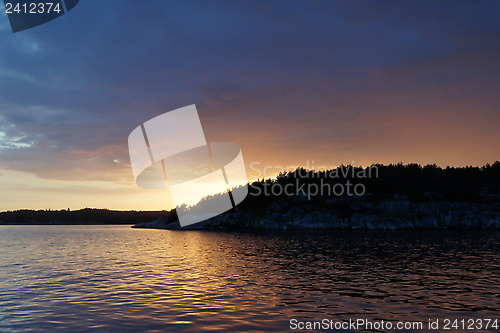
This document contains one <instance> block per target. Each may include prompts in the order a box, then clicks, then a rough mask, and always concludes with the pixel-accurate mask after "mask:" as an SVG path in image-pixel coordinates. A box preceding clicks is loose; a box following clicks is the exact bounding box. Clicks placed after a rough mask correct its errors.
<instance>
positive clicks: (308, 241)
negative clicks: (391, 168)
mask: <svg viewBox="0 0 500 333" xmlns="http://www.w3.org/2000/svg"><path fill="white" fill-rule="evenodd" d="M499 239H500V234H499V233H498V232H350V233H349V232H301V233H286V234H284V233H281V234H251V233H223V232H201V231H200V232H198V231H187V232H186V231H164V230H144V229H130V226H0V250H1V251H2V254H1V256H0V331H1V332H9V331H55V330H64V331H71V332H78V331H103V332H108V331H134V332H136V331H162V332H165V331H169V332H170V331H182V332H199V331H249V330H254V331H284V330H287V329H288V328H289V320H290V319H292V318H296V319H299V320H322V319H324V318H328V319H332V320H342V319H344V320H348V319H358V318H367V319H370V320H382V319H383V320H388V321H394V322H396V321H400V320H405V321H410V320H411V321H420V320H421V321H425V322H427V320H428V319H429V318H432V319H437V318H439V319H444V318H452V319H453V318H459V319H461V318H465V319H468V318H498V319H500V316H499V308H500V306H499V296H500V287H499V285H500V272H499V263H500V254H499V253H500V251H499V250H500V249H499Z"/></svg>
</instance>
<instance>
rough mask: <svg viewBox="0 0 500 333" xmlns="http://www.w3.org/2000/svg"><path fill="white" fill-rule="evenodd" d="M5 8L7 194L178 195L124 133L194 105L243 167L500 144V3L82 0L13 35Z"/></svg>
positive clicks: (62, 201)
mask: <svg viewBox="0 0 500 333" xmlns="http://www.w3.org/2000/svg"><path fill="white" fill-rule="evenodd" d="M0 8H1V11H2V13H1V14H0V210H14V209H24V208H25V209H49V208H50V209H61V208H71V209H78V208H83V207H97V208H110V209H137V210H139V209H144V210H147V209H169V208H171V207H170V206H171V202H170V201H169V199H168V196H166V195H165V194H164V193H163V192H161V191H160V192H159V191H157V190H145V189H142V188H139V187H138V186H137V185H136V184H135V182H134V179H133V176H132V171H131V168H130V160H129V156H128V147H127V138H128V135H129V134H130V132H131V131H132V130H133V129H134V128H136V127H137V126H138V125H139V124H141V123H143V122H145V121H147V120H149V119H151V118H153V117H155V116H157V115H160V114H162V113H164V112H167V111H170V110H174V109H178V108H181V107H184V106H187V105H191V104H196V107H197V109H198V113H199V116H200V119H201V122H202V125H203V130H204V132H205V136H206V138H207V140H208V141H228V142H233V143H236V144H237V145H239V146H240V147H241V150H242V154H243V158H244V160H245V164H246V165H247V175H248V178H249V179H257V178H261V177H262V176H272V175H273V171H276V170H279V169H280V168H281V167H285V166H286V167H288V166H301V165H303V166H304V165H309V166H317V167H319V166H337V165H340V164H349V163H352V164H354V165H365V166H366V165H370V164H372V163H384V164H388V163H398V162H403V163H420V164H428V163H436V164H438V165H440V166H443V167H444V166H448V165H449V166H466V165H478V166H481V165H484V164H486V163H493V162H494V161H495V160H499V159H500V158H499V152H500V150H499V144H498V142H500V131H498V128H499V125H500V94H499V91H500V79H499V77H500V37H499V36H500V20H499V19H498V18H499V17H500V2H499V1H439V2H435V1H356V2H346V1H317V0H311V1H254V0H252V1H206V0H204V1H160V0H153V1H147V2H146V1H144V2H138V1H129V0H123V1H122V0H109V1H102V0H82V1H80V3H79V4H78V6H77V7H75V8H74V9H73V10H72V11H70V12H69V13H67V14H66V15H63V16H62V17H60V18H57V19H55V20H53V21H51V22H48V23H46V24H44V25H41V26H38V27H35V28H32V29H29V30H25V31H21V32H18V33H12V32H11V30H10V26H9V23H8V19H7V17H6V15H5V14H4V9H3V5H0ZM265 167H268V168H267V169H266V173H265V174H264V173H263V172H262V170H264V168H265Z"/></svg>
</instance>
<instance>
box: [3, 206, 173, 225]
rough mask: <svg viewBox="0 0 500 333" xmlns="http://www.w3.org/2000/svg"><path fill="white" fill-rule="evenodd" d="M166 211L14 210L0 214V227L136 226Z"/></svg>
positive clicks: (92, 209) (93, 209) (94, 209)
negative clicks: (48, 225) (39, 225)
mask: <svg viewBox="0 0 500 333" xmlns="http://www.w3.org/2000/svg"><path fill="white" fill-rule="evenodd" d="M165 214H166V212H165V211H118V210H109V209H96V208H84V209H79V210H69V209H68V210H50V209H46V210H28V209H23V210H14V211H6V212H0V225H2V224H3V225H6V224H10V225H13V224H75V225H77V224H89V225H90V224H136V223H140V222H147V221H151V220H154V219H156V218H158V217H160V216H163V215H165Z"/></svg>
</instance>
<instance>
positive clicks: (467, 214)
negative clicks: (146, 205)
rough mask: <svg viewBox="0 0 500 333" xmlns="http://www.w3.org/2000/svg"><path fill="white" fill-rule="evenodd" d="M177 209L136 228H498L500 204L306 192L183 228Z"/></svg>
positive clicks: (231, 212) (235, 210)
mask: <svg viewBox="0 0 500 333" xmlns="http://www.w3.org/2000/svg"><path fill="white" fill-rule="evenodd" d="M173 214H175V213H174V212H173V211H172V212H170V213H168V214H167V215H165V216H161V217H159V218H157V219H156V220H154V221H151V222H145V223H139V224H136V225H135V226H133V227H134V228H154V229H169V230H188V229H189V230H190V229H229V230H241V229H259V230H301V229H344V230H349V229H352V230H454V229H455V230H498V229H500V204H499V203H498V201H495V202H490V203H474V202H448V201H432V200H429V201H423V202H414V201H412V200H409V199H408V198H406V197H403V196H394V197H392V198H390V199H387V200H382V201H371V200H369V198H368V200H367V198H357V199H352V198H347V199H340V198H339V199H330V200H328V201H327V202H325V203H321V204H317V203H315V202H309V201H308V200H305V199H303V198H299V197H295V198H293V199H291V200H286V201H277V202H271V203H270V204H268V205H266V207H265V209H263V210H261V211H260V212H258V213H257V212H254V211H252V210H249V209H245V208H239V207H237V208H235V209H232V210H230V211H228V212H225V213H223V214H221V215H218V216H216V217H214V218H211V219H209V220H206V221H203V222H200V223H197V224H195V225H192V226H189V227H188V228H181V227H180V225H179V223H178V221H176V220H175V216H173Z"/></svg>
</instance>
